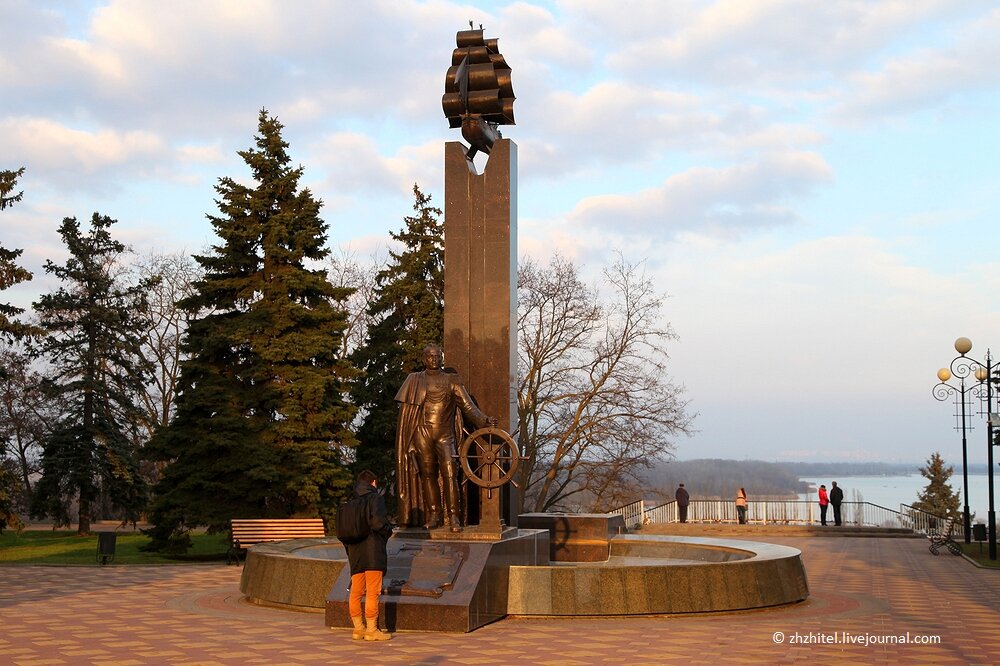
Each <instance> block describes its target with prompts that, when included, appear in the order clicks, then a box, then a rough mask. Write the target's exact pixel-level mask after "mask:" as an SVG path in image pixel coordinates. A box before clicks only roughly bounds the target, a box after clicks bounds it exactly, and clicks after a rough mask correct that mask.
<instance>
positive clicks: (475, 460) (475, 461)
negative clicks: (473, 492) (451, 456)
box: [458, 427, 521, 490]
mask: <svg viewBox="0 0 1000 666" xmlns="http://www.w3.org/2000/svg"><path fill="white" fill-rule="evenodd" d="M458 458H459V461H460V462H461V463H462V471H463V472H465V478H466V479H467V480H469V481H472V482H473V483H474V484H476V485H477V486H480V487H482V488H486V489H487V490H492V489H493V488H499V487H500V486H502V485H504V484H505V483H507V482H509V481H511V480H512V479H513V478H514V473H515V472H516V471H517V464H518V462H519V461H520V460H521V452H520V451H519V450H518V448H517V442H515V441H514V439H513V438H512V437H511V436H510V434H509V433H507V431H505V430H503V429H502V428H492V427H491V428H480V429H479V430H476V431H475V432H473V433H471V434H470V435H469V436H468V437H466V438H465V439H464V440H463V441H462V445H461V446H460V447H459V450H458ZM514 486H515V487H517V483H514Z"/></svg>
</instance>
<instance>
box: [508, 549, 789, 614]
mask: <svg viewBox="0 0 1000 666" xmlns="http://www.w3.org/2000/svg"><path fill="white" fill-rule="evenodd" d="M610 546H611V555H610V557H609V558H608V559H607V560H605V561H603V562H559V563H553V564H550V565H548V566H531V567H524V566H512V567H511V568H510V578H509V589H510V592H509V594H508V597H507V612H508V614H510V615H572V616H578V615H649V614H661V613H662V614H669V613H701V612H719V611H733V610H746V609H751V608H764V607H767V606H778V605H782V604H788V603H794V602H797V601H802V600H803V599H805V598H806V597H808V596H809V585H808V582H807V580H806V573H805V568H804V567H803V566H802V559H801V552H800V551H799V550H798V549H796V548H791V547H788V546H779V545H776V544H770V543H758V542H751V541H736V540H731V539H705V538H696V537H671V536H660V535H635V534H626V535H619V536H616V537H614V538H612V539H611V540H610Z"/></svg>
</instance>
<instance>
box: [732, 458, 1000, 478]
mask: <svg viewBox="0 0 1000 666" xmlns="http://www.w3.org/2000/svg"><path fill="white" fill-rule="evenodd" d="M734 462H736V461H734ZM778 464H779V465H782V466H784V467H787V468H788V469H789V470H790V471H792V472H794V473H795V474H796V475H797V476H834V477H836V476H903V475H907V474H919V473H920V468H921V467H924V466H926V464H927V463H926V462H919V463H882V462H826V463H806V462H789V463H778ZM945 465H946V466H953V467H954V468H955V472H961V471H962V461H961V459H959V460H958V462H954V461H947V460H946V461H945ZM986 469H987V467H986V465H985V464H984V463H970V464H969V474H986Z"/></svg>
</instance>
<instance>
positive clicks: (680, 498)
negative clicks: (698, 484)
mask: <svg viewBox="0 0 1000 666" xmlns="http://www.w3.org/2000/svg"><path fill="white" fill-rule="evenodd" d="M674 499H675V500H677V518H678V519H679V520H680V521H681V522H682V523H686V522H687V521H688V504H690V503H691V496H690V495H689V494H688V491H687V488H685V487H684V484H683V483H682V484H680V485H679V486H677V492H675V493H674Z"/></svg>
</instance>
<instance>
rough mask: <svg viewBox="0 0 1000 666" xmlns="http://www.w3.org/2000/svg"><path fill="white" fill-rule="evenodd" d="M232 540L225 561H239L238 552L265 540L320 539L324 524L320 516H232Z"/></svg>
mask: <svg viewBox="0 0 1000 666" xmlns="http://www.w3.org/2000/svg"><path fill="white" fill-rule="evenodd" d="M230 533H231V535H232V542H231V544H230V547H229V552H228V553H227V554H226V563H227V564H232V563H234V561H235V562H236V563H239V561H240V552H241V551H243V550H245V549H246V548H247V547H249V546H252V545H254V544H257V543H263V542H265V541H284V540H285V539H322V538H323V537H325V536H326V526H325V525H324V524H323V519H322V518H233V520H232V522H231V523H230Z"/></svg>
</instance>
